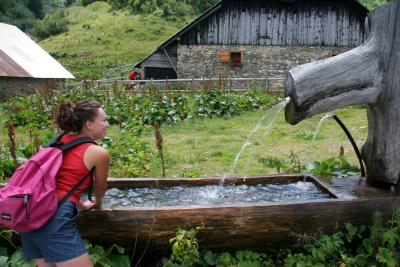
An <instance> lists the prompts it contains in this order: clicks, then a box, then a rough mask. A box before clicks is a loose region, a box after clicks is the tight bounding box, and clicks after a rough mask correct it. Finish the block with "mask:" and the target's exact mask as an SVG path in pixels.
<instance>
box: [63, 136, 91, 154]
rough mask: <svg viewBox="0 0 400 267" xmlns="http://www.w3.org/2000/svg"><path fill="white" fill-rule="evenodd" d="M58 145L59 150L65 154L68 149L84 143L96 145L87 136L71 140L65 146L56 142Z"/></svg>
mask: <svg viewBox="0 0 400 267" xmlns="http://www.w3.org/2000/svg"><path fill="white" fill-rule="evenodd" d="M58 143H59V145H60V146H59V148H60V149H61V150H62V152H65V151H67V150H68V149H71V148H73V147H76V146H77V145H80V144H84V143H92V144H95V145H97V143H96V142H95V141H94V140H93V139H92V138H90V137H89V136H82V137H79V138H76V139H75V140H72V141H71V142H68V143H65V144H64V143H62V142H58Z"/></svg>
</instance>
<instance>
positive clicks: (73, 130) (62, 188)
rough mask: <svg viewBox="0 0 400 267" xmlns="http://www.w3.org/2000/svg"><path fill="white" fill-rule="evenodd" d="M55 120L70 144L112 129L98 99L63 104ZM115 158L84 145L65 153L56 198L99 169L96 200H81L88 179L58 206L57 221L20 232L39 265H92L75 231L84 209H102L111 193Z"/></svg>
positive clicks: (100, 136) (26, 250) (27, 252)
mask: <svg viewBox="0 0 400 267" xmlns="http://www.w3.org/2000/svg"><path fill="white" fill-rule="evenodd" d="M56 122H57V124H58V125H59V127H60V128H61V130H63V131H64V133H65V134H64V135H63V136H62V138H61V140H60V141H61V142H64V143H66V142H70V141H72V140H74V139H76V138H78V137H81V136H88V137H91V138H92V139H93V140H100V139H103V138H104V137H105V133H106V129H107V128H108V127H109V126H110V125H109V124H108V122H107V118H106V114H105V112H104V110H103V109H102V108H101V105H100V104H99V103H98V102H96V101H80V102H76V103H72V102H69V101H66V102H63V103H61V104H60V106H59V107H58V108H57V110H56ZM109 165H110V156H109V153H108V152H107V150H106V149H104V148H103V147H101V146H98V145H95V144H92V143H84V144H80V145H78V146H76V147H74V148H72V149H70V150H68V151H66V152H65V153H64V155H63V162H62V165H61V167H60V169H59V171H58V173H57V176H56V195H57V197H58V199H59V200H60V199H61V198H62V197H63V196H64V195H66V194H67V193H68V192H69V191H70V190H71V189H72V188H73V187H74V186H75V185H76V184H77V183H78V181H79V180H80V179H81V178H82V177H84V176H85V175H87V174H88V173H89V172H90V170H92V169H93V168H94V172H93V174H94V175H93V176H94V177H92V178H94V193H95V199H94V200H93V201H89V200H87V201H81V200H80V194H81V192H82V191H83V190H85V189H87V187H88V186H89V184H90V181H91V179H86V180H85V182H84V183H82V185H81V186H80V187H79V188H78V189H77V190H76V191H75V193H74V194H73V195H72V196H71V197H70V198H69V199H68V200H67V201H65V202H64V203H63V204H62V205H60V207H59V208H58V210H57V212H56V214H55V215H54V216H53V218H52V219H51V220H50V221H49V222H47V223H46V224H45V225H44V226H42V227H41V228H39V229H37V230H35V231H32V232H29V233H21V241H22V246H23V251H24V255H25V256H26V257H27V258H30V259H36V263H37V265H38V266H39V267H50V266H63V267H72V266H79V267H88V266H92V263H91V262H90V257H89V255H88V253H87V251H86V248H85V246H84V244H83V241H82V238H81V237H80V234H79V231H78V229H77V227H76V223H75V219H76V217H77V216H78V209H79V210H83V211H85V210H89V209H91V208H101V205H102V202H103V196H104V194H105V192H106V189H107V175H108V168H109Z"/></svg>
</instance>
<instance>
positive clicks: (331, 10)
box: [135, 0, 368, 79]
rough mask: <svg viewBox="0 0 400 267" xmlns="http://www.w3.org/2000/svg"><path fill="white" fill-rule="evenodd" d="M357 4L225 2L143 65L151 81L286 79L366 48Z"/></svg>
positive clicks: (347, 0) (340, 0)
mask: <svg viewBox="0 0 400 267" xmlns="http://www.w3.org/2000/svg"><path fill="white" fill-rule="evenodd" d="M367 12H368V10H367V9H366V8H365V7H364V6H362V5H361V4H360V3H358V2H357V1H355V0H336V1H331V0H268V1H263V0H242V1H239V0H229V1H228V0H222V1H220V2H219V3H217V4H216V5H214V6H213V7H211V8H210V9H209V10H207V11H206V12H205V13H203V14H202V15H201V16H199V17H198V18H197V19H196V20H194V21H193V22H192V23H190V24H189V25H187V26H185V27H184V28H183V29H182V30H180V31H179V32H177V33H176V34H175V35H174V36H172V37H171V38H169V39H168V40H167V41H165V42H164V43H162V44H161V45H160V46H159V47H158V48H157V49H156V51H154V52H153V53H151V54H150V55H149V56H147V57H146V58H144V59H143V60H141V61H140V62H138V63H137V64H136V65H135V66H136V67H140V68H141V69H142V77H144V78H145V79H150V78H153V79H166V78H169V79H174V78H212V77H221V76H222V77H246V78H266V77H268V78H284V77H285V75H286V73H287V71H288V70H289V69H291V68H292V67H295V66H297V65H300V64H304V63H307V62H311V61H315V60H319V59H322V58H326V57H331V56H334V55H337V54H339V53H342V52H344V51H347V50H349V49H351V48H353V47H355V46H358V45H360V44H362V43H363V41H364V39H365V30H364V23H365V17H366V15H367Z"/></svg>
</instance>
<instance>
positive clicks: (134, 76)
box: [129, 69, 142, 80]
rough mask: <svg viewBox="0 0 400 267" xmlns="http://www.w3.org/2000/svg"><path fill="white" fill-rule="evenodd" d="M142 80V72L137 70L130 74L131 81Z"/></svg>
mask: <svg viewBox="0 0 400 267" xmlns="http://www.w3.org/2000/svg"><path fill="white" fill-rule="evenodd" d="M141 79H142V75H141V73H140V71H138V70H137V69H133V70H132V71H131V72H130V73H129V80H141Z"/></svg>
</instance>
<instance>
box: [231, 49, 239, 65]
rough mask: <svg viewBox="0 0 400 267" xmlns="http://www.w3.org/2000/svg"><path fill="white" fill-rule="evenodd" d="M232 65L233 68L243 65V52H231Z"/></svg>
mask: <svg viewBox="0 0 400 267" xmlns="http://www.w3.org/2000/svg"><path fill="white" fill-rule="evenodd" d="M230 63H231V65H233V66H239V65H242V52H231V60H230Z"/></svg>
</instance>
